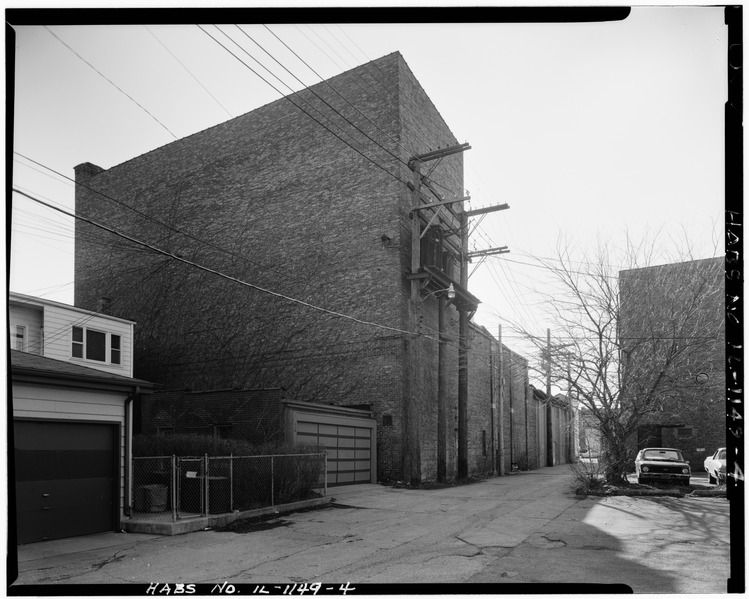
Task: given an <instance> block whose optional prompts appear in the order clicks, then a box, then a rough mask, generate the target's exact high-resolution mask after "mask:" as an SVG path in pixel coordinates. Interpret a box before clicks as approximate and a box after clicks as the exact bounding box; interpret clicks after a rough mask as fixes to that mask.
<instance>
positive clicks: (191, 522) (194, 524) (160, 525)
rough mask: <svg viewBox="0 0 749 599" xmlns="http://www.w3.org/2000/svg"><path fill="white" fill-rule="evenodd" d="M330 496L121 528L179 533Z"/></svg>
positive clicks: (326, 500) (137, 522) (312, 504)
mask: <svg viewBox="0 0 749 599" xmlns="http://www.w3.org/2000/svg"><path fill="white" fill-rule="evenodd" d="M331 499H332V498H331V497H330V496H326V497H316V498H314V499H305V500H304V501H295V502H294V503H285V504H283V505H274V506H268V507H264V508H258V509H255V510H246V511H243V512H233V513H230V514H212V515H209V516H199V517H197V518H189V519H186V520H178V521H177V522H158V521H154V520H123V521H122V528H123V530H125V531H126V532H130V533H143V534H152V535H166V536H173V535H181V534H185V533H188V532H195V531H196V530H205V529H206V528H216V527H219V526H226V525H227V524H229V523H230V522H234V521H235V520H242V519H244V518H254V517H256V516H265V515H267V514H279V515H280V514H288V513H289V512H295V511H297V510H301V509H304V508H309V507H316V506H318V505H325V504H327V503H330V501H331Z"/></svg>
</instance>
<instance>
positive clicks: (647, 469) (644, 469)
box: [642, 466, 650, 472]
mask: <svg viewBox="0 0 749 599" xmlns="http://www.w3.org/2000/svg"><path fill="white" fill-rule="evenodd" d="M642 471H643V472H649V471H650V468H648V467H647V466H643V467H642Z"/></svg>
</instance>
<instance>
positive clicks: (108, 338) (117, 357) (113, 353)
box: [72, 326, 122, 364]
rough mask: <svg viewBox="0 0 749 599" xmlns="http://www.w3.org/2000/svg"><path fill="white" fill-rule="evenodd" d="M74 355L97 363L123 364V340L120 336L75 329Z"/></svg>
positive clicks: (83, 328)
mask: <svg viewBox="0 0 749 599" xmlns="http://www.w3.org/2000/svg"><path fill="white" fill-rule="evenodd" d="M72 355H73V357H74V358H84V359H86V360H93V361H95V362H104V363H109V364H121V363H122V338H121V336H120V335H114V334H112V333H106V332H104V331H97V330H95V329H87V328H85V327H75V326H74V327H73V336H72Z"/></svg>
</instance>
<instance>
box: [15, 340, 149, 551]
mask: <svg viewBox="0 0 749 599" xmlns="http://www.w3.org/2000/svg"><path fill="white" fill-rule="evenodd" d="M11 377H12V394H11V397H10V401H11V402H12V406H13V426H12V427H11V428H10V429H9V434H10V435H12V442H13V448H14V451H13V454H12V456H13V462H12V474H13V477H12V479H11V481H12V484H13V487H14V488H13V489H12V491H11V493H10V496H9V501H10V508H11V510H14V511H15V514H16V518H15V522H16V527H15V530H11V531H9V532H10V535H11V538H12V537H13V535H15V538H16V542H17V543H18V544H25V543H33V542H37V541H45V540H51V539H60V538H65V537H72V536H81V535H87V534H93V533H100V532H107V531H112V530H120V528H121V527H120V521H121V519H122V517H123V515H124V506H125V505H127V503H128V502H127V498H126V497H125V490H126V488H127V485H126V476H127V470H128V469H127V468H126V464H128V463H129V459H128V456H129V438H130V423H131V413H132V400H133V399H134V398H135V397H136V395H137V394H138V393H140V392H141V391H146V390H147V391H150V390H151V387H152V385H151V384H149V383H146V382H145V381H139V380H137V379H133V378H129V377H124V376H117V375H113V374H109V373H105V372H101V371H98V370H94V369H91V368H86V367H84V366H79V365H77V364H70V363H67V362H63V361H61V360H53V359H50V358H46V357H43V356H39V355H35V354H27V353H24V352H19V351H13V350H12V351H11Z"/></svg>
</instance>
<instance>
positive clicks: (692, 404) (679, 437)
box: [620, 258, 726, 471]
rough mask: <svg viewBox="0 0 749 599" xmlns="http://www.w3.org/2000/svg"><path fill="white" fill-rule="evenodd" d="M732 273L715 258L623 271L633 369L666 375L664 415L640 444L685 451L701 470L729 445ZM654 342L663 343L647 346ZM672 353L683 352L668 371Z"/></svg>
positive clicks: (651, 419) (646, 422)
mask: <svg viewBox="0 0 749 599" xmlns="http://www.w3.org/2000/svg"><path fill="white" fill-rule="evenodd" d="M724 272H725V266H724V261H723V258H712V259H707V260H696V261H691V262H682V263H677V264H667V265H663V266H654V267H650V268H642V269H636V270H629V271H623V272H621V273H620V294H621V330H622V336H623V339H624V346H625V348H627V351H629V352H630V353H631V356H632V357H631V362H630V363H629V368H630V369H631V370H632V371H633V372H640V371H641V369H642V368H643V367H644V366H643V365H645V366H647V365H652V364H655V365H657V366H658V368H659V369H660V370H663V371H664V372H663V374H662V375H661V376H663V377H664V383H663V384H662V386H661V388H662V391H661V394H662V403H663V410H659V411H658V412H657V413H656V414H651V415H649V416H648V417H646V418H644V419H643V421H642V426H641V427H640V429H639V431H638V434H637V437H638V438H637V439H633V440H632V442H633V444H638V445H639V446H641V447H642V446H651V447H652V446H654V445H660V446H665V447H676V448H679V449H681V450H682V451H683V452H684V454H685V459H687V460H689V461H690V463H691V465H692V468H693V470H695V471H701V470H702V462H703V461H704V459H705V457H707V456H708V455H711V454H712V453H713V452H714V451H715V450H716V449H717V448H718V447H724V446H725V445H726V411H725V388H726V386H725V319H724V293H725V292H724V289H725V283H724V281H725V279H724V276H725V275H724ZM653 338H655V339H657V340H658V341H657V345H655V346H654V344H653V342H648V343H643V341H642V340H643V339H653ZM655 352H657V354H656V353H655ZM665 352H678V353H677V354H676V355H677V357H676V358H675V359H674V360H673V362H672V363H671V364H670V365H669V366H668V367H667V368H664V367H663V366H662V365H663V364H664V363H665V362H664V360H663V356H664V355H666V354H665ZM656 374H660V372H658V373H656ZM647 380H650V379H647Z"/></svg>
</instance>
